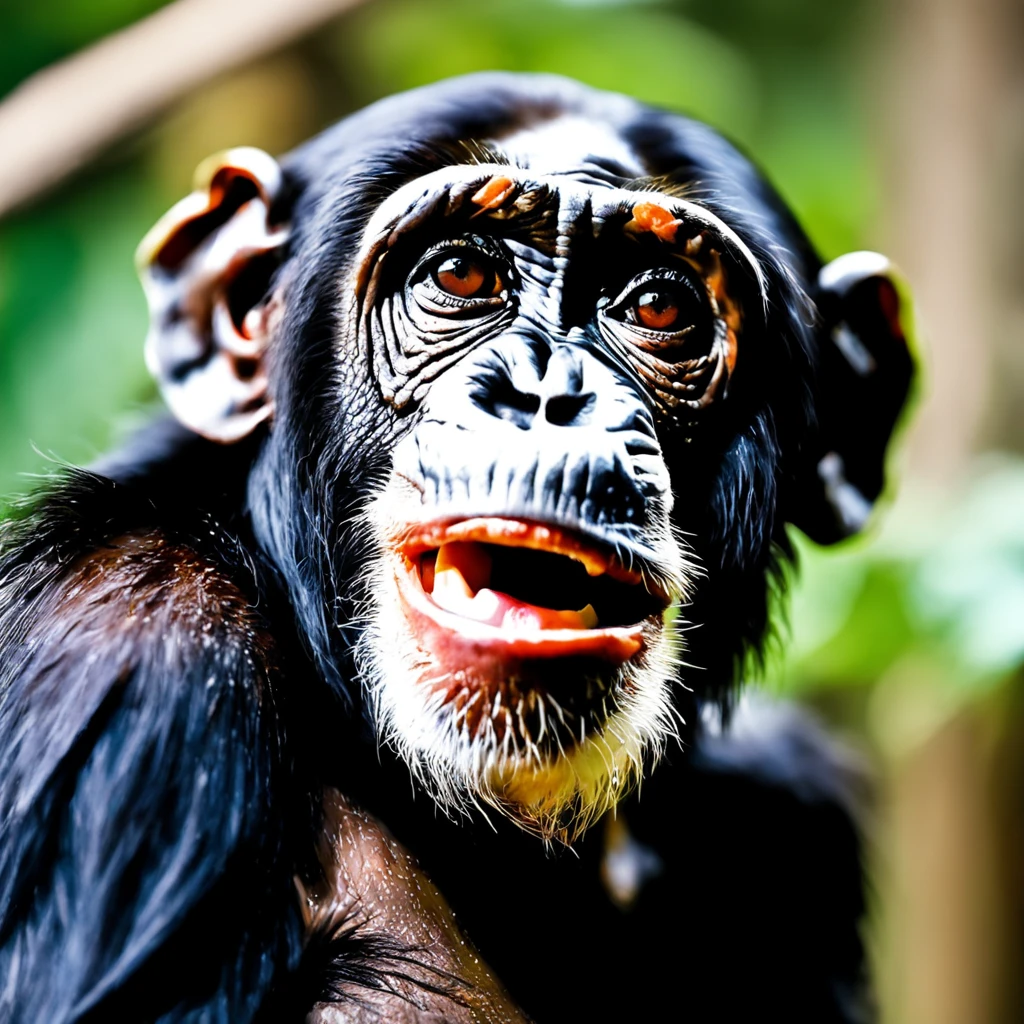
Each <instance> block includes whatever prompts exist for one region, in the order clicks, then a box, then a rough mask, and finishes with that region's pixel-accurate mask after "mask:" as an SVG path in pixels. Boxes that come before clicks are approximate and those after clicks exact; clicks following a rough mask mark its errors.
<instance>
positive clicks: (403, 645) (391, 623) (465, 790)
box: [356, 558, 681, 843]
mask: <svg viewBox="0 0 1024 1024" xmlns="http://www.w3.org/2000/svg"><path fill="white" fill-rule="evenodd" d="M368 585H369V593H368V598H369V601H368V603H369V616H368V618H369V622H368V626H367V628H366V630H365V631H364V633H363V636H362V639H361V641H360V644H359V647H358V649H357V651H356V656H357V662H358V665H359V669H360V675H361V677H362V680H363V684H364V686H365V689H366V693H367V694H368V696H369V699H370V701H371V704H372V707H373V710H374V714H375V716H376V720H377V729H378V735H379V736H381V737H382V738H383V740H384V741H385V742H386V743H387V744H388V745H389V746H391V747H392V748H393V749H394V750H396V751H397V752H398V754H399V755H400V756H401V757H402V758H403V759H404V760H405V761H406V763H407V764H408V765H409V767H410V769H411V771H412V773H413V775H414V776H415V778H416V779H417V780H418V781H419V783H420V784H421V785H422V786H423V787H424V788H425V789H426V791H427V792H428V793H429V794H430V795H431V796H432V797H433V799H435V800H436V801H437V803H438V804H439V806H440V807H441V808H442V809H443V810H444V811H445V812H446V813H448V814H450V815H456V814H460V813H465V812H467V811H469V810H470V808H471V807H473V806H476V807H477V808H480V809H483V805H487V806H490V807H493V808H495V809H497V810H499V811H500V812H502V813H503V814H506V815H507V816H508V817H510V818H512V819H513V820H514V821H516V822H517V823H518V824H519V825H521V826H522V827H523V828H525V829H526V830H528V831H530V832H534V833H536V834H537V835H539V836H541V837H542V838H543V839H544V840H545V841H549V840H554V839H557V840H560V841H562V842H566V843H569V842H572V841H573V840H574V839H575V838H576V837H578V836H579V835H581V834H582V833H583V832H584V831H585V830H586V829H587V828H588V827H589V826H590V825H592V824H593V823H594V822H595V821H597V820H598V819H599V818H600V817H601V816H602V815H603V814H604V813H605V811H607V810H609V809H610V808H612V807H614V806H615V804H616V803H617V802H618V801H619V800H620V799H621V798H622V797H623V796H624V795H625V794H626V793H627V792H628V791H629V790H630V789H631V788H632V787H633V786H634V785H635V784H636V783H637V782H638V781H639V779H640V776H641V773H642V772H643V770H644V767H645V766H650V765H652V764H653V763H655V762H656V761H657V759H658V758H659V757H660V755H661V753H662V752H663V750H664V749H665V746H666V743H667V742H668V740H669V739H670V738H673V737H676V738H677V737H678V732H677V723H678V721H679V717H678V712H677V711H676V710H675V709H674V707H673V702H672V693H671V687H672V685H673V682H672V681H673V680H674V679H676V678H678V675H677V673H678V668H679V665H680V656H679V655H680V648H681V645H680V643H679V640H678V635H677V632H676V630H675V628H674V623H673V622H672V621H670V619H671V618H672V617H671V616H666V618H665V623H664V625H661V626H659V625H657V624H654V623H652V624H650V625H649V626H648V627H646V628H645V647H644V650H643V652H642V653H641V654H640V655H638V656H637V657H636V658H635V659H634V660H633V661H631V662H628V663H627V664H625V665H623V666H622V667H621V668H619V669H617V670H616V672H617V678H616V679H615V680H614V681H613V684H612V686H611V692H612V693H613V694H614V697H613V703H614V708H613V709H610V714H609V716H608V718H607V719H606V720H605V721H604V723H603V725H601V726H600V727H599V728H591V729H590V731H587V728H586V727H585V726H584V725H583V719H578V720H577V721H576V722H575V723H572V722H569V723H568V725H567V726H563V730H567V731H571V732H572V734H573V736H574V737H575V738H574V740H573V741H571V742H567V741H560V742H559V743H558V747H557V749H555V750H554V751H553V753H544V752H542V751H541V750H540V749H538V746H537V741H540V740H542V739H543V738H544V737H543V729H542V731H541V734H540V735H539V736H538V737H536V741H535V740H534V739H531V738H528V739H526V740H525V741H524V740H523V738H522V737H521V736H517V735H516V732H517V730H514V729H508V728H506V729H504V730H503V733H504V735H503V736H502V738H501V739H499V738H498V735H497V733H496V731H495V728H494V725H493V721H492V716H490V715H484V716H483V719H482V722H481V724H480V725H479V726H478V727H477V728H476V729H475V730H472V731H471V730H470V729H469V728H468V726H467V723H466V718H465V711H464V710H463V711H458V710H456V708H455V706H454V703H455V702H454V701H452V700H451V698H450V696H449V694H450V689H448V688H446V687H444V686H441V685H439V684H443V683H444V682H445V680H444V678H443V677H442V670H441V669H439V668H438V666H437V664H436V663H435V661H434V659H432V658H431V657H430V656H429V655H428V654H425V652H424V651H423V650H422V649H421V647H420V646H419V645H418V643H417V641H416V638H415V636H414V634H413V631H412V629H411V627H410V625H409V623H408V621H407V620H406V617H405V615H404V613H403V611H402V608H401V604H400V600H399V596H398V591H397V585H396V583H395V580H394V577H393V575H392V573H391V570H390V567H389V565H388V563H387V560H386V559H383V558H380V559H377V561H376V566H375V569H374V572H373V576H372V578H371V579H370V580H368ZM471 699H472V698H471ZM540 700H541V703H542V705H543V703H544V697H543V696H541V697H540ZM547 703H548V704H549V707H550V710H548V711H547V715H548V716H549V717H550V716H553V715H555V714H557V713H559V711H558V706H557V705H556V704H554V702H553V701H550V700H549V701H548V702H547ZM542 717H543V716H542ZM581 729H582V732H583V735H582V737H581V735H580V732H581ZM524 731H525V730H524ZM556 734H557V733H556ZM548 745H549V746H550V744H548Z"/></svg>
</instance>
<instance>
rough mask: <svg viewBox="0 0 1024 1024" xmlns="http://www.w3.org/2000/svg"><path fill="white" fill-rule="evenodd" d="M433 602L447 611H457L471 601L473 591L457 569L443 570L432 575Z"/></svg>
mask: <svg viewBox="0 0 1024 1024" xmlns="http://www.w3.org/2000/svg"><path fill="white" fill-rule="evenodd" d="M432 596H433V598H434V601H435V602H436V603H437V604H439V605H440V606H441V607H442V608H447V609H448V611H450V612H454V611H459V609H461V608H465V606H466V605H468V604H469V603H470V602H472V600H473V591H472V590H470V588H469V584H468V583H467V582H466V581H465V580H464V579H463V578H462V573H461V572H459V570H458V569H444V570H442V571H441V572H438V573H435V574H434V590H433V595H432Z"/></svg>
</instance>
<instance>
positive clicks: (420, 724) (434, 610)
mask: <svg viewBox="0 0 1024 1024" xmlns="http://www.w3.org/2000/svg"><path fill="white" fill-rule="evenodd" d="M140 263H141V268H142V273H143V278H144V282H145V285H146V289H147V293H148V295H149V297H150V301H151V306H152V310H153V326H152V329H151V332H150V335H149V339H148V343H147V353H148V358H149V363H150V366H151V368H152V370H153V372H154V374H155V375H156V377H157V379H158V381H159V382H160V383H161V385H162V388H163V391H164V394H165V396H166V398H167V401H168V403H169V404H170V406H171V408H172V410H173V411H174V412H175V414H176V415H177V416H178V417H179V418H180V419H181V420H182V421H183V422H184V423H185V424H186V425H188V426H190V427H191V428H193V429H194V430H196V431H198V432H199V433H201V434H203V435H205V436H207V437H209V438H212V439H214V440H216V441H220V442H224V443H230V442H233V441H236V440H238V439H240V438H242V437H244V436H246V435H249V434H250V433H253V432H257V433H262V441H261V443H260V445H259V446H258V454H257V455H256V457H255V460H254V462H253V465H252V470H251V473H250V477H249V495H248V500H249V507H250V512H251V516H252V522H253V527H254V530H255V533H256V536H257V538H258V541H259V543H260V545H261V547H262V549H263V551H264V553H265V554H266V555H267V556H268V557H269V560H270V561H271V563H272V564H273V565H274V567H275V568H276V571H277V573H278V574H279V575H280V578H281V580H282V581H283V583H284V585H285V586H286V588H287V591H288V593H289V595H290V598H291V600H292V602H293V604H294V608H295V613H296V617H297V621H298V622H299V623H300V625H301V628H302V631H303V634H304V636H305V637H306V639H307V641H308V644H309V647H310V649H311V651H312V652H313V654H314V657H315V659H316V661H317V664H318V666H319V669H320V671H321V672H322V673H323V674H324V676H325V677H326V678H327V680H328V681H330V682H331V683H333V684H334V685H335V686H336V687H337V688H338V689H339V691H340V692H342V693H343V694H344V695H346V696H347V698H348V699H349V700H350V701H351V702H352V705H353V706H359V705H362V704H365V706H366V707H368V709H369V711H370V713H371V714H372V716H373V719H374V721H375V723H376V729H377V730H378V732H379V735H380V736H382V737H383V738H384V739H385V740H386V741H387V742H388V743H390V744H391V745H392V746H393V747H395V748H396V749H397V750H398V751H399V752H400V753H401V754H402V755H403V756H404V758H405V759H406V760H407V762H408V763H409V765H410V766H411V768H412V770H413V772H414V773H415V774H416V776H417V777H418V778H419V779H420V780H421V781H422V782H423V784H424V785H425V786H426V787H427V788H428V789H429V790H430V791H431V792H432V793H433V794H434V795H435V796H436V797H437V798H438V799H439V800H441V801H442V802H443V803H444V804H445V805H446V806H448V807H462V806H465V805H466V804H467V803H468V802H476V801H480V800H483V801H486V802H487V803H489V804H492V805H494V806H497V807H500V808H501V809H503V810H505V811H506V812H508V813H509V814H511V815H512V816H513V817H515V818H516V819H517V820H519V821H520V822H522V823H523V824H524V825H526V826H527V827H529V828H532V829H535V830H537V831H539V832H541V833H542V834H544V835H546V836H551V835H561V836H563V837H570V836H571V835H572V834H574V833H575V832H578V831H579V829H581V828H583V827H585V826H586V825H587V824H588V823H589V822H591V821H592V820H593V819H594V818H595V817H596V816H597V815H598V814H600V813H601V812H602V811H604V810H605V809H606V808H608V807H609V806H611V805H613V804H614V803H615V801H616V800H617V799H618V798H619V797H620V796H621V794H622V793H623V792H624V790H625V789H626V788H627V787H628V786H629V785H630V784H631V783H632V782H633V781H635V779H636V778H637V775H638V773H639V772H640V771H641V769H642V767H643V766H644V764H645V763H647V762H649V761H651V760H653V759H654V758H655V757H656V756H657V754H658V753H659V751H661V749H662V748H663V747H664V745H665V743H666V741H667V740H668V738H669V737H672V736H673V735H676V734H678V733H679V731H680V729H681V727H682V726H683V724H684V722H685V721H689V720H692V711H693V708H694V707H695V705H696V701H697V700H698V699H700V700H711V699H713V700H719V701H725V700H727V697H728V695H729V693H730V690H731V688H732V686H733V684H734V681H735V678H736V674H737V669H738V666H739V665H741V664H742V662H743V660H744V658H745V656H746V655H747V654H749V653H751V652H752V651H756V650H757V649H758V648H759V645H760V644H761V642H762V640H763V636H764V633H765V630H766V624H767V603H768V596H767V595H768V594H769V592H770V589H771V586H772V581H773V577H774V574H775V572H776V570H777V568H778V565H779V562H780V559H781V558H783V557H784V556H785V554H786V552H787V551H788V547H787V543H786V536H785V531H784V525H785V523H786V522H787V521H788V522H792V523H794V524H796V525H797V526H799V527H801V528H802V529H803V530H805V531H806V532H807V533H808V534H809V535H810V536H811V537H813V538H814V539H816V540H818V541H821V542H832V541H835V540H838V539H840V538H842V537H845V536H848V535H849V534H851V533H853V532H856V531H857V530H858V529H859V528H860V527H861V526H862V525H863V523H864V521H865V519H866V517H867V514H868V512H869V510H870V506H871V504H872V502H873V501H874V500H875V499H876V498H877V496H878V495H879V493H880V491H881V489H882V486H883V462H884V455H885V449H886V445H887V443H888V440H889V436H890V434H891V432H892V429H893V426H894V424H895V422H896V420H897V417H898V415H899V413H900V410H901V409H902V407H903V404H904V401H905V399H906V396H907V393H908V389H909V387H910V384H911V378H912V374H913V365H912V360H911V356H910V354H909V352H908V349H907V344H906V341H905V336H904V330H903V328H902V327H901V322H903V320H904V319H905V311H904V303H903V300H902V298H901V296H900V293H899V291H898V290H897V287H896V286H895V285H894V283H893V279H892V274H891V272H890V268H889V265H888V263H887V261H886V260H885V259H884V258H882V257H880V256H877V255H876V254H871V253H856V254H851V255H849V256H845V257H842V258H840V259H839V260H836V261H834V262H833V263H831V264H829V265H828V266H825V267H822V266H821V263H820V261H819V260H818V258H817V257H816V256H815V254H814V252H813V250H812V248H811V246H810V245H809V243H808V241H807V239H806V238H805V236H804V235H803V233H802V232H801V231H800V229H799V227H798V226H797V224H796V223H795V221H794V220H793V218H792V216H791V215H790V214H789V213H788V211H787V210H786V209H785V207H784V206H783V205H782V203H781V201H780V200H779V199H778V197H777V196H776V195H775V193H774V192H773V191H772V190H771V188H770V187H769V186H768V185H767V184H766V183H765V181H764V180H763V179H762V178H761V177H760V175H759V174H758V173H757V171H756V170H755V169H754V168H753V166H752V165H751V164H750V163H749V162H748V161H747V160H746V159H745V158H744V157H743V156H741V155H740V154H739V153H738V152H737V151H736V150H735V149H734V148H733V147H732V146H731V145H730V144H728V143H727V142H725V141H724V140H723V139H722V138H721V137H720V136H719V135H717V134H716V133H714V132H713V131H711V130H710V129H709V128H707V127H705V126H704V125H702V124H699V123H696V122H694V121H691V120H688V119H686V118H684V117H681V116H679V115H676V114H670V113H666V112H663V111H659V110H653V109H651V108H649V107H645V106H642V105H641V104H638V103H636V102H634V101H632V100H629V99H626V98H624V97H621V96H615V95H609V94H606V93H600V92H596V91H594V90H591V89H587V88H584V87H582V86H579V85H576V84H574V83H572V82H568V81H564V80H561V79H556V78H550V77H519V76H512V75H496V74H495V75H477V76H472V77H468V78H463V79H457V80H454V81H450V82H446V83H441V84H440V85H437V86H432V87H429V88H426V89H422V90H418V91H416V92H413V93H409V94H406V95H404V96H399V97H394V98H392V99H388V100H385V101H383V102H381V103H378V104H376V105H374V106H372V107H370V108H368V109H367V110H364V111H362V112H361V113H359V114H357V115H354V116H353V117H350V118H348V119H347V120H345V121H343V122H341V123H340V124H339V125H337V126H336V127H334V128H332V129H330V130H329V131H327V132H325V133H324V134H323V135H321V136H319V137H318V138H316V139H314V140H313V141H311V142H310V143H308V144H307V145H305V146H304V147H302V148H300V149H299V150H298V151H296V152H295V153H293V154H291V155H289V156H288V157H286V158H285V159H284V160H283V161H282V163H281V165H278V164H277V163H276V162H275V161H274V160H273V159H272V158H270V157H269V156H267V155H266V154H264V153H261V152H259V151H255V150H244V149H243V150H232V151H230V152H228V153H226V154H223V155H222V156H220V157H218V158H214V159H213V160H212V161H211V162H209V163H207V164H205V165H204V166H203V167H202V168H200V171H199V178H198V182H197V191H196V192H194V193H193V194H192V196H190V197H189V198H188V199H186V200H184V201H183V202H182V203H181V204H179V205H178V206H177V207H175V208H174V209H173V210H172V211H171V212H170V213H169V214H168V215H167V217H166V218H165V219H164V220H163V221H161V222H160V224H158V225H157V227H156V228H154V230H153V232H151V233H150V235H149V236H147V239H146V241H145V242H144V243H143V245H142V247H141V248H140ZM354 674H355V675H357V676H358V678H359V679H360V680H361V686H356V685H354V684H353V683H351V682H350V680H352V679H353V675H354Z"/></svg>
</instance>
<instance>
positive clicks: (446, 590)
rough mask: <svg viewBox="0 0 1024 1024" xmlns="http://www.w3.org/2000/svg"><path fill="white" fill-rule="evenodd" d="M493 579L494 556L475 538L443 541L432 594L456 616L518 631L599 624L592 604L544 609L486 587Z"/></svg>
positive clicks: (578, 627)
mask: <svg viewBox="0 0 1024 1024" xmlns="http://www.w3.org/2000/svg"><path fill="white" fill-rule="evenodd" d="M490 579H491V557H490V555H489V554H488V553H487V549H486V548H485V547H484V546H483V545H482V544H477V543H474V542H473V541H453V542H452V543H450V544H443V545H442V546H441V548H440V550H439V551H438V553H437V562H436V563H435V565H434V580H433V583H434V586H433V591H432V593H431V596H432V597H433V599H434V603H435V604H437V605H438V606H439V607H441V608H444V609H445V610H446V611H449V612H452V613H453V614H455V615H461V616H463V618H467V619H473V620H475V621H477V622H484V623H487V624H488V625H490V626H500V627H502V628H503V629H507V630H509V631H510V632H515V633H530V632H535V631H537V630H541V629H593V628H594V627H595V626H596V625H597V615H596V613H595V612H594V608H593V606H592V605H589V604H588V605H587V606H586V607H585V608H582V609H580V610H579V611H571V610H569V611H559V610H556V609H554V608H541V607H539V606H538V605H535V604H527V603H526V602H525V601H520V600H518V599H516V598H514V597H512V596H511V595H510V594H503V593H502V592H501V591H499V590H491V589H490V588H489V587H488V586H487V584H488V583H489V582H490ZM426 582H427V581H426V580H424V583H426Z"/></svg>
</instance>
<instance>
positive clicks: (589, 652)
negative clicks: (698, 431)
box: [395, 557, 644, 665]
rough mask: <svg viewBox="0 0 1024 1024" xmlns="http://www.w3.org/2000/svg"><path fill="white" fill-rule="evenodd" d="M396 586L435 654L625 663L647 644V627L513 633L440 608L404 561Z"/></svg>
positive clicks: (413, 623) (398, 567) (408, 613)
mask: <svg viewBox="0 0 1024 1024" xmlns="http://www.w3.org/2000/svg"><path fill="white" fill-rule="evenodd" d="M395 582H396V583H397V585H398V592H399V596H400V598H401V600H402V604H403V606H404V610H405V615H406V618H407V619H408V620H409V623H410V625H411V626H412V627H413V630H414V632H415V633H416V635H417V636H418V637H421V638H423V639H424V640H425V641H426V645H427V646H428V647H429V648H430V651H431V653H432V654H435V655H440V656H443V655H444V654H445V653H447V652H449V651H451V652H452V653H455V652H456V651H458V652H459V653H460V654H461V656H462V657H467V656H468V657H474V656H477V657H489V658H498V659H501V660H508V659H515V660H529V659H534V658H565V657H571V656H585V657H592V658H600V659H602V660H604V661H608V662H611V663H613V664H619V665H621V664H623V663H624V662H626V661H629V659H630V658H632V657H634V656H635V655H636V654H637V653H638V652H639V651H640V650H641V649H642V648H643V646H644V640H643V625H642V623H637V624H636V625H633V626H619V627H613V628H607V629H539V630H534V631H531V632H522V633H513V632H510V631H508V630H505V629H501V628H500V627H497V626H491V625H488V624H486V623H483V622H476V621H474V620H473V619H467V618H463V617H462V616H461V615H454V614H453V613H451V612H448V611H445V610H444V609H443V608H440V607H438V606H437V605H436V604H435V603H434V602H433V601H432V600H431V599H430V597H429V596H428V595H427V594H426V593H425V592H424V591H423V587H422V586H421V584H420V580H419V572H418V570H417V568H416V567H415V565H414V564H413V563H412V562H411V561H410V560H409V559H408V558H407V557H403V558H401V559H400V562H399V564H398V565H396V567H395Z"/></svg>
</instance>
